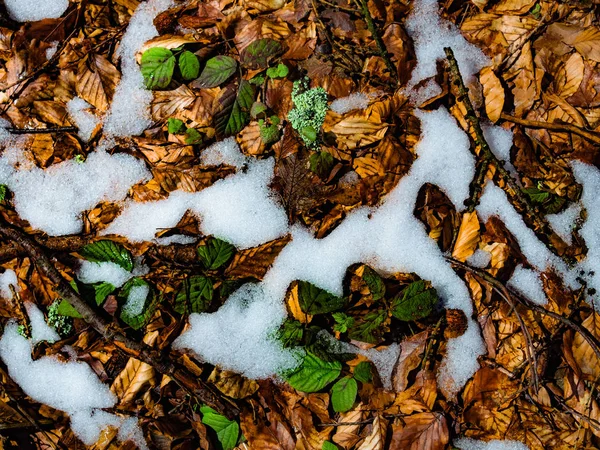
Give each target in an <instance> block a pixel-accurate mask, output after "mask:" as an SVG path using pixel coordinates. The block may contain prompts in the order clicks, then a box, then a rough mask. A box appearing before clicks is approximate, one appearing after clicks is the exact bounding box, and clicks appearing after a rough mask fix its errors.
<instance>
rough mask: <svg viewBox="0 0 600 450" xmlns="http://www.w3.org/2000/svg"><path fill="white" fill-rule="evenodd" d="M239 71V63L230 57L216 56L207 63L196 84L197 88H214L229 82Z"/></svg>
mask: <svg viewBox="0 0 600 450" xmlns="http://www.w3.org/2000/svg"><path fill="white" fill-rule="evenodd" d="M236 69H237V61H236V60H235V59H233V58H231V57H230V56H223V55H219V56H215V57H214V58H210V59H209V60H208V61H206V65H205V66H204V70H203V71H202V74H201V75H200V78H198V80H196V81H195V82H194V87H196V88H213V87H217V86H219V85H220V84H222V83H224V82H225V81H227V80H228V79H229V78H230V77H231V76H232V75H233V74H234V73H235V70H236Z"/></svg>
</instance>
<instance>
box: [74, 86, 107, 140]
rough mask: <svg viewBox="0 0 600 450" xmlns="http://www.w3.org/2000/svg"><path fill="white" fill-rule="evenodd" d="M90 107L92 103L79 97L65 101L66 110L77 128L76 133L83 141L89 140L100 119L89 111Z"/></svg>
mask: <svg viewBox="0 0 600 450" xmlns="http://www.w3.org/2000/svg"><path fill="white" fill-rule="evenodd" d="M91 107H92V105H90V104H89V103H88V102H86V101H85V100H83V99H82V98H79V97H75V98H73V99H72V100H69V101H68V102H67V112H68V113H69V116H70V117H71V119H72V120H73V122H75V126H76V127H77V128H78V129H79V132H78V133H77V134H78V135H79V137H80V138H81V139H82V140H83V141H85V142H87V141H89V140H90V138H91V137H92V133H93V132H94V129H95V128H96V126H97V125H98V124H99V123H100V119H98V118H97V117H96V116H95V115H94V114H92V113H91V112H90V111H89V108H91Z"/></svg>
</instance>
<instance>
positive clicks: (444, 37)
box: [406, 0, 489, 100]
mask: <svg viewBox="0 0 600 450" xmlns="http://www.w3.org/2000/svg"><path fill="white" fill-rule="evenodd" d="M438 8H439V5H438V1H437V0H417V1H415V4H414V7H413V11H412V12H411V13H410V15H409V16H408V19H407V20H406V31H407V32H408V34H409V35H410V37H411V38H413V41H414V46H415V54H416V56H417V66H416V67H415V68H414V70H413V72H412V78H411V79H410V81H409V82H408V89H409V91H413V92H412V94H413V95H414V94H415V91H414V89H415V87H416V86H417V85H418V84H419V83H420V82H421V81H423V80H425V79H427V78H430V77H433V76H435V75H436V74H437V68H436V61H437V60H439V59H444V58H446V54H445V53H444V47H451V48H452V50H454V55H455V56H456V60H457V61H458V65H459V67H460V70H461V73H462V75H463V77H464V78H465V81H466V82H467V83H468V82H470V81H471V80H473V76H474V74H476V73H477V72H478V71H479V70H480V69H481V68H482V67H484V66H485V65H486V64H487V63H488V62H489V60H488V58H487V57H486V56H485V55H484V54H483V52H482V51H481V50H480V49H479V48H478V47H477V46H475V45H472V44H470V43H468V42H467V41H466V40H465V38H464V37H463V36H462V34H460V30H458V28H457V27H456V26H455V25H454V24H453V23H451V22H449V21H447V20H444V19H442V18H441V17H440V16H439V11H438ZM426 87H427V86H426ZM427 89H428V90H429V91H431V89H432V87H431V86H429V87H427ZM428 95H431V92H429V93H428ZM422 100H424V99H422Z"/></svg>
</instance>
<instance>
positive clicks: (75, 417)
mask: <svg viewBox="0 0 600 450" xmlns="http://www.w3.org/2000/svg"><path fill="white" fill-rule="evenodd" d="M35 314H36V313H34V317H35ZM40 314H41V313H40ZM32 325H34V326H37V325H39V324H38V323H37V319H36V320H35V322H34V323H32ZM36 332H37V331H36V330H34V333H36ZM32 344H33V342H32V341H30V340H28V339H26V338H24V337H23V336H21V335H20V334H19V333H18V331H17V324H16V323H14V322H10V323H9V324H8V325H7V326H6V328H5V330H4V334H3V335H2V338H1V339H0V358H1V359H2V361H4V364H6V367H7V368H8V373H9V375H10V377H11V378H12V379H13V380H14V381H15V382H16V383H17V384H18V385H19V386H20V387H21V389H23V391H24V392H25V393H26V394H27V395H28V396H29V397H31V398H32V399H33V400H35V401H37V402H40V403H44V404H46V405H48V406H51V407H52V408H56V409H59V410H61V411H64V412H66V413H67V414H68V415H69V416H70V417H71V429H72V430H73V432H74V433H75V435H76V436H77V437H78V438H79V439H81V440H82V441H83V443H84V444H86V445H92V444H94V443H95V442H96V441H97V440H98V438H99V436H100V432H101V431H102V429H104V428H105V427H106V426H108V425H112V426H115V427H119V426H121V425H122V424H125V425H126V427H125V430H124V432H123V433H122V434H120V435H119V436H120V437H122V438H124V439H126V438H129V437H133V438H136V437H137V438H138V439H136V443H138V445H141V446H142V448H147V447H146V445H145V443H144V442H143V440H142V441H139V436H140V435H141V430H139V428H138V426H137V423H134V424H132V423H130V422H126V421H124V419H123V418H121V417H118V416H116V415H113V414H109V413H107V412H104V411H102V410H101V408H111V407H113V406H114V405H115V404H116V401H117V398H116V396H115V395H114V394H113V393H112V392H111V391H110V389H109V387H108V386H107V385H105V384H103V383H102V382H101V381H100V380H99V379H98V377H97V376H96V374H95V373H94V372H93V371H92V369H91V368H90V367H89V366H88V365H87V364H85V363H82V362H75V361H70V362H62V361H59V360H58V359H55V358H54V357H49V356H43V357H41V358H39V359H38V360H35V361H34V360H32V358H31V352H32V350H33V345H32ZM133 428H137V431H134V430H133Z"/></svg>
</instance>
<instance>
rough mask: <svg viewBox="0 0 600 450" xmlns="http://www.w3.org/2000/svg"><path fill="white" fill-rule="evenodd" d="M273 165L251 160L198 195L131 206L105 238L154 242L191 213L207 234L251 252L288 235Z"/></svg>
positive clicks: (270, 161)
mask: <svg viewBox="0 0 600 450" xmlns="http://www.w3.org/2000/svg"><path fill="white" fill-rule="evenodd" d="M273 167H274V160H273V158H269V159H266V160H262V161H257V160H252V161H251V162H249V164H248V169H247V171H246V172H242V171H239V172H238V173H236V174H233V175H230V176H228V177H227V178H225V179H223V180H219V181H217V182H216V183H214V184H213V185H212V186H210V187H208V188H206V189H203V190H202V191H200V192H197V193H186V192H181V191H175V192H172V193H171V194H170V196H169V197H168V198H167V199H165V200H158V201H154V202H145V203H140V202H133V201H128V202H127V203H126V204H125V207H124V209H123V211H122V213H121V214H120V215H119V216H118V217H117V218H116V219H115V220H114V221H113V222H112V223H111V224H110V225H109V226H108V227H107V228H106V229H104V230H103V232H102V233H103V234H119V235H121V236H124V237H126V238H127V239H129V240H130V241H132V242H141V241H149V240H152V239H153V238H154V236H155V234H156V232H157V231H159V230H161V229H166V228H172V227H174V226H175V225H177V223H178V222H179V219H180V218H181V217H182V216H183V214H185V212H186V211H187V210H188V209H190V210H191V211H192V212H194V213H195V214H197V215H198V217H199V218H200V220H201V222H200V229H201V231H202V232H203V233H204V234H207V235H214V236H216V237H218V238H221V239H224V240H226V241H228V242H230V243H232V244H233V245H235V246H237V247H238V248H249V247H254V246H256V245H260V244H262V243H264V242H266V241H270V240H272V239H276V238H278V237H280V236H283V235H284V234H285V233H286V232H287V215H286V213H285V211H284V210H283V208H281V206H280V205H279V204H278V203H277V202H276V200H275V198H274V197H273V194H272V192H271V190H270V189H269V184H270V182H271V178H272V176H273Z"/></svg>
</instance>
